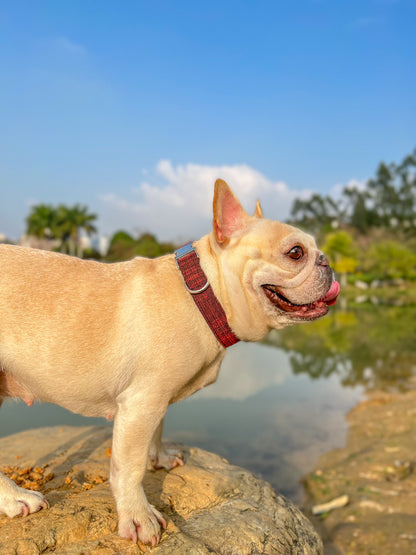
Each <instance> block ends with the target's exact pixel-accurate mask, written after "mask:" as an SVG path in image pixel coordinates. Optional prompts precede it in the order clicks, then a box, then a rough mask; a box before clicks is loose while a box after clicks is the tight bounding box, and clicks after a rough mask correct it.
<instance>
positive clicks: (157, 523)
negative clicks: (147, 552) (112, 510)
mask: <svg viewBox="0 0 416 555" xmlns="http://www.w3.org/2000/svg"><path fill="white" fill-rule="evenodd" d="M161 527H162V529H163V530H165V529H166V521H165V519H164V518H163V516H162V515H161V514H160V513H159V511H158V510H156V509H155V507H153V505H150V504H148V506H147V509H146V510H144V511H142V512H141V513H140V514H139V513H127V512H125V511H122V512H121V513H120V514H119V523H118V533H119V535H120V536H121V537H122V538H125V539H126V540H133V541H134V542H137V540H140V541H141V542H142V543H144V544H151V545H152V546H155V545H157V544H158V543H159V541H160V534H161V531H160V528H161Z"/></svg>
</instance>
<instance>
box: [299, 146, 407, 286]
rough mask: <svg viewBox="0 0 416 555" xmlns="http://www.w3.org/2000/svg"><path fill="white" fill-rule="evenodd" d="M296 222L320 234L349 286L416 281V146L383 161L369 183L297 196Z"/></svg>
mask: <svg viewBox="0 0 416 555" xmlns="http://www.w3.org/2000/svg"><path fill="white" fill-rule="evenodd" d="M290 223H292V224H293V225H296V226H299V227H301V228H303V229H305V230H307V231H309V232H311V233H313V234H314V235H315V236H317V237H318V240H319V243H320V244H321V245H322V249H323V250H324V251H325V252H326V253H327V254H328V255H329V258H330V260H331V263H332V265H333V267H334V269H335V271H337V272H338V273H339V274H341V279H342V281H343V282H344V285H345V284H346V282H347V276H348V275H351V274H352V275H353V276H354V279H356V278H357V277H358V278H360V279H362V280H364V281H373V280H375V279H378V280H380V279H381V280H397V279H406V280H416V149H414V150H413V152H412V153H411V154H409V155H407V156H405V157H404V158H403V160H402V161H401V162H400V163H394V162H392V163H389V164H387V163H385V162H381V163H380V164H379V166H378V167H377V169H376V172H375V176H374V177H373V178H371V179H369V180H368V181H367V182H366V183H364V184H363V185H361V186H359V185H346V186H345V187H344V188H343V189H342V191H341V193H340V195H339V196H337V197H334V196H330V195H326V196H322V195H319V194H317V193H315V194H313V195H312V196H311V197H310V198H309V199H299V198H298V199H295V201H294V202H293V205H292V210H291V218H290Z"/></svg>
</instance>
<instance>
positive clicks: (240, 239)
mask: <svg viewBox="0 0 416 555" xmlns="http://www.w3.org/2000/svg"><path fill="white" fill-rule="evenodd" d="M193 247H194V248H193V249H192V253H195V254H197V256H194V258H195V259H196V260H197V261H196V264H197V265H198V264H199V266H200V271H201V272H202V275H203V276H204V279H205V277H206V284H205V285H204V286H203V287H198V288H197V289H195V288H194V289H192V287H189V284H188V285H186V283H185V278H184V274H183V273H182V271H181V270H180V269H179V267H180V264H179V262H180V260H178V256H177V257H176V259H175V256H174V255H167V256H163V257H161V258H158V259H154V260H149V259H145V258H134V259H133V260H130V261H129V262H122V263H117V264H102V263H98V262H94V261H84V260H80V259H78V258H73V257H69V256H66V255H62V254H56V253H52V252H46V251H40V250H36V249H29V248H23V247H16V246H10V245H1V246H0V268H1V270H0V404H1V401H2V399H3V398H5V397H15V398H21V399H23V400H24V401H25V402H26V403H27V404H28V405H31V404H33V402H34V401H45V402H49V403H55V404H58V405H61V406H62V407H65V408H66V409H69V410H71V411H73V412H76V413H80V414H83V415H86V416H103V417H107V418H114V432H113V447H112V456H111V470H110V482H111V487H112V491H113V493H114V497H115V500H116V505H117V512H118V518H119V533H120V535H121V536H122V537H123V538H128V539H132V540H133V541H137V540H140V541H141V542H143V543H148V544H152V545H156V544H157V543H158V542H159V539H160V534H161V528H165V527H166V522H165V519H164V517H163V515H162V514H161V513H160V512H159V511H158V510H156V508H155V507H153V506H152V505H150V504H149V503H148V501H147V499H146V496H145V493H144V491H143V487H142V480H143V476H144V473H145V470H146V466H147V461H148V459H149V461H150V464H151V465H152V466H153V467H154V468H161V467H164V468H167V469H172V468H174V467H175V466H178V465H182V464H183V457H182V454H181V453H180V452H176V451H167V450H165V449H164V447H163V445H162V443H161V435H162V425H163V416H164V414H165V411H166V409H167V407H168V405H169V404H170V403H174V402H176V401H179V400H181V399H183V398H185V397H188V396H189V395H191V394H192V393H194V392H195V391H197V390H199V389H201V388H202V387H205V386H206V385H209V384H211V383H212V382H214V381H215V380H216V378H217V375H218V371H219V368H220V365H221V362H222V360H223V358H224V355H225V350H226V349H225V347H224V346H223V343H221V342H220V341H219V340H218V339H217V336H216V335H215V334H214V332H213V329H214V328H215V322H214V324H212V322H210V317H208V318H206V317H204V316H203V308H204V307H203V308H202V309H201V308H200V307H198V306H197V304H196V302H197V297H198V296H199V298H203V297H202V296H201V295H203V294H205V295H207V293H205V291H207V292H208V291H211V298H212V297H214V301H215V302H216V303H217V305H219V311H220V312H221V311H222V314H223V319H225V324H224V325H225V327H226V328H227V329H228V331H227V334H228V336H231V337H234V338H238V339H239V340H242V341H258V340H260V339H262V338H263V337H264V336H265V335H266V334H267V333H268V331H269V330H271V329H272V328H277V329H279V328H283V327H284V326H287V325H290V324H295V323H297V322H305V321H309V320H314V319H316V318H319V317H321V316H323V315H324V314H326V313H327V311H328V305H329V304H333V303H334V302H335V299H336V297H337V295H338V292H339V286H338V284H337V282H335V281H334V279H333V272H332V270H331V268H330V267H329V265H328V261H327V259H326V258H325V256H324V255H323V254H322V253H321V252H320V251H319V250H318V249H317V247H316V244H315V241H314V240H313V238H312V237H310V236H309V235H306V234H305V233H303V232H302V231H300V230H299V229H296V228H294V227H291V226H289V225H286V224H282V223H279V222H276V221H270V220H267V219H264V218H263V217H262V214H261V208H260V206H259V205H258V206H257V208H256V212H255V215H254V216H249V215H247V214H246V212H245V211H244V210H243V208H242V207H241V205H240V203H239V201H238V200H237V198H236V197H235V196H234V194H233V193H232V191H231V190H230V188H229V187H228V185H227V184H226V183H225V182H224V181H222V180H218V181H217V182H216V184H215V195H214V219H213V229H212V231H211V233H209V234H208V235H206V236H204V237H203V238H202V239H200V240H199V241H196V242H194V244H193ZM200 290H201V291H200ZM202 290H203V291H202ZM204 302H205V301H204ZM210 310H211V309H210V308H209V309H208V312H209V311H210ZM216 317H217V313H215V311H214V320H215V318H216ZM221 325H222V324H221ZM236 340H237V339H236ZM47 506H48V503H47V501H46V499H45V498H44V497H43V495H42V494H40V493H38V492H36V491H29V490H25V489H22V488H20V487H18V486H17V485H15V484H14V482H12V481H11V480H10V479H9V478H7V477H6V476H4V475H3V474H0V512H3V513H5V514H6V515H8V516H9V517H15V516H18V515H21V516H26V515H28V514H29V513H34V512H36V511H39V510H40V509H41V508H47Z"/></svg>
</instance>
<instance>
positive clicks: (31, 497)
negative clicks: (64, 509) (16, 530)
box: [0, 472, 49, 518]
mask: <svg viewBox="0 0 416 555" xmlns="http://www.w3.org/2000/svg"><path fill="white" fill-rule="evenodd" d="M48 506H49V505H48V502H47V501H46V499H45V498H44V497H43V495H42V494H41V493H39V492H38V491H30V490H27V489H24V488H21V487H19V486H18V485H17V484H15V483H14V482H13V481H12V480H10V478H7V476H5V475H4V474H2V473H1V472H0V513H5V514H6V515H7V516H9V517H11V518H12V517H14V516H20V515H21V516H27V515H28V514H30V513H36V512H37V511H40V509H42V508H44V509H46V508H47V507H48Z"/></svg>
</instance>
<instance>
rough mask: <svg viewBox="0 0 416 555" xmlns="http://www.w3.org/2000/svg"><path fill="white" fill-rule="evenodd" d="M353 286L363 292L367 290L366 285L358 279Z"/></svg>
mask: <svg viewBox="0 0 416 555" xmlns="http://www.w3.org/2000/svg"><path fill="white" fill-rule="evenodd" d="M354 285H355V287H357V289H363V290H364V291H365V290H366V289H368V283H366V282H365V281H361V280H360V279H357V280H356V281H355V283H354Z"/></svg>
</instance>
